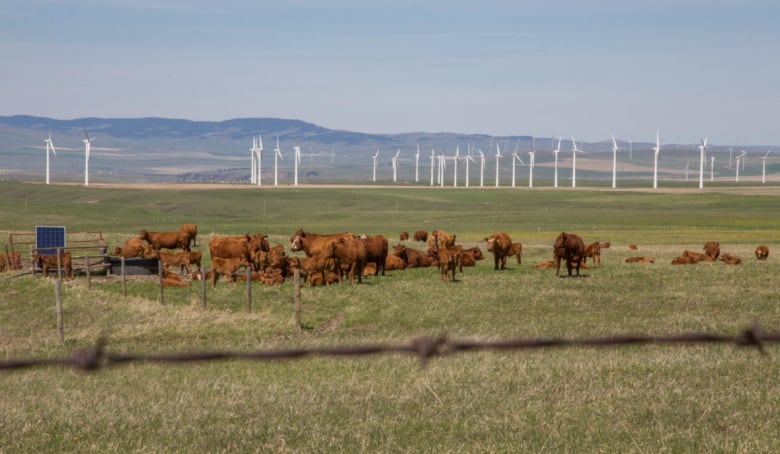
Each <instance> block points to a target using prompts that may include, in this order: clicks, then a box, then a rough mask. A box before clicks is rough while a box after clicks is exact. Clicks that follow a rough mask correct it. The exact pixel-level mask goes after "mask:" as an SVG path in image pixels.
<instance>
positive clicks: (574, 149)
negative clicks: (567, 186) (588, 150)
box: [571, 136, 582, 188]
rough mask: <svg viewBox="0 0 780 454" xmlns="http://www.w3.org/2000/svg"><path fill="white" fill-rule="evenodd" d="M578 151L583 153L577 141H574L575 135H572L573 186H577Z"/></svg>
mask: <svg viewBox="0 0 780 454" xmlns="http://www.w3.org/2000/svg"><path fill="white" fill-rule="evenodd" d="M577 153H582V150H580V149H579V148H577V142H575V141H574V136H571V187H573V188H576V187H577Z"/></svg>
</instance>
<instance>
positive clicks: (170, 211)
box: [0, 183, 780, 452]
mask: <svg viewBox="0 0 780 454" xmlns="http://www.w3.org/2000/svg"><path fill="white" fill-rule="evenodd" d="M777 195H778V194H773V193H772V192H771V191H770V192H769V193H767V194H766V195H744V194H742V195H741V194H734V193H729V191H728V190H726V189H724V190H723V191H718V192H707V193H703V194H699V193H683V192H679V193H678V192H674V191H671V192H665V193H661V194H655V193H645V192H639V191H625V192H623V191H621V192H610V191H585V190H583V191H579V190H578V191H565V190H563V191H550V190H538V191H537V190H534V191H528V190H518V191H512V190H486V191H463V190H429V189H394V190H381V189H360V190H357V189H309V190H303V189H301V190H291V189H284V190H269V191H258V190H256V189H220V190H203V191H197V190H192V191H170V190H167V191H158V190H121V189H101V188H89V189H84V188H76V187H64V188H63V187H59V188H47V187H44V186H40V185H24V184H13V185H11V184H6V183H2V184H0V233H3V235H2V236H0V239H3V238H6V237H7V235H6V234H7V233H8V232H12V231H14V232H15V231H29V230H32V228H33V227H34V226H35V225H66V226H67V227H68V229H69V231H72V232H75V231H84V230H95V229H99V230H102V231H103V232H104V233H105V234H106V235H107V237H108V238H109V241H110V243H111V245H112V246H113V245H116V244H119V243H121V242H122V241H123V240H124V239H126V238H128V237H130V236H132V235H135V233H137V231H138V230H140V229H141V228H147V229H149V230H152V229H154V230H170V229H175V228H176V227H177V226H178V225H179V224H180V223H183V222H197V223H198V225H199V228H200V231H201V236H202V238H203V239H202V240H201V241H200V244H206V241H207V237H208V235H209V234H211V233H219V234H223V233H240V232H247V231H248V232H255V231H262V232H268V233H269V234H270V235H271V242H272V243H283V244H286V240H287V238H288V237H289V235H290V234H291V233H292V232H293V231H294V230H295V229H296V228H299V227H302V228H305V229H307V230H312V231H320V232H326V231H341V230H350V231H355V232H366V233H382V234H385V235H387V236H388V237H389V238H390V240H391V241H390V242H391V244H396V243H397V242H398V241H397V240H396V238H397V235H398V232H399V231H401V230H408V231H410V232H411V231H414V230H417V229H425V230H431V229H435V228H443V229H445V230H447V231H450V232H454V233H457V234H458V238H459V239H460V240H461V241H462V242H463V243H464V244H465V245H467V246H470V245H477V244H478V245H480V246H481V247H483V249H484V244H483V242H482V241H481V239H482V238H483V237H484V236H486V235H487V234H489V233H492V232H493V231H495V230H505V231H507V232H509V233H510V234H511V235H512V237H513V239H514V240H515V241H521V242H523V243H524V247H525V251H526V252H525V257H524V261H523V264H521V265H518V264H517V263H516V262H514V261H513V262H512V263H511V266H510V269H509V270H507V271H502V272H497V271H493V269H492V259H491V257H489V256H488V259H487V260H485V261H483V262H480V263H479V264H478V266H477V267H475V268H471V269H466V270H465V271H464V273H463V274H462V275H459V281H458V282H456V283H451V284H445V283H442V282H441V281H440V280H439V278H438V276H437V273H436V272H435V270H433V269H414V270H406V271H395V272H392V273H389V275H387V276H385V277H383V278H371V279H367V280H366V281H365V283H364V284H363V285H357V286H348V285H343V286H341V287H339V286H331V287H327V288H314V289H307V288H304V289H303V301H304V316H303V318H304V323H305V325H306V330H305V332H304V333H303V334H298V333H297V331H296V329H295V326H294V322H293V312H292V294H293V290H292V286H291V283H290V282H289V281H288V282H287V283H285V284H284V285H282V286H276V287H262V286H259V285H255V286H254V287H253V295H254V309H253V311H252V313H247V312H246V311H245V309H244V299H243V298H244V290H245V287H244V286H243V285H237V286H235V287H230V286H228V285H225V284H220V285H219V286H218V288H217V289H216V290H215V291H211V292H210V293H209V302H208V306H207V308H206V309H203V308H201V306H200V293H199V288H198V287H185V288H180V289H172V290H169V291H167V292H166V303H165V304H162V305H161V304H160V303H158V302H157V300H156V297H157V289H156V287H155V285H154V283H153V282H146V281H139V282H132V283H130V285H129V287H128V297H127V298H126V299H123V298H122V292H121V286H120V284H119V283H118V282H117V281H116V280H112V279H105V278H95V280H94V281H93V285H92V289H91V290H88V289H87V287H86V284H85V282H84V280H83V278H82V279H76V280H73V281H69V282H67V283H66V284H65V285H64V290H63V302H64V306H65V335H66V343H65V345H61V344H60V342H59V338H58V336H57V332H56V320H55V316H54V293H53V288H54V283H53V281H51V280H45V279H41V278H35V279H33V278H31V277H20V278H16V279H10V280H6V279H4V278H5V277H7V274H6V275H0V279H2V280H0V346H1V347H2V353H3V355H4V357H5V358H18V357H28V356H30V357H56V356H64V355H67V354H69V353H70V352H71V351H72V349H74V348H77V347H80V346H84V345H88V344H92V343H93V342H94V341H95V339H97V338H98V337H99V336H100V335H101V334H107V335H108V342H109V343H108V347H107V348H108V349H109V350H111V351H115V352H143V353H157V352H159V353H165V352H181V351H194V350H238V351H252V350H256V349H270V348H293V347H301V346H326V345H351V344H362V343H369V342H386V343H393V344H398V343H403V342H406V341H408V340H409V339H410V338H412V337H414V336H417V335H423V334H426V335H438V334H446V335H448V336H450V337H452V338H457V339H464V338H465V339H472V340H499V339H506V338H510V337H566V338H581V337H591V336H608V335H613V334H630V333H635V334H675V333H684V332H689V331H696V332H702V331H706V332H717V333H738V332H739V331H741V330H742V329H744V328H746V327H747V326H748V325H750V324H751V323H753V322H754V321H758V322H760V323H761V325H762V326H763V327H764V328H765V329H766V330H768V331H777V330H780V295H778V291H777V289H778V288H780V285H779V284H780V278H778V277H777V276H778V266H777V258H776V256H775V255H774V254H775V251H780V217H778V216H777V214H776V213H777V208H776V207H777V206H778V205H777V201H778V197H777ZM560 230H571V231H574V232H578V233H581V234H582V235H583V237H584V238H585V240H586V241H594V240H601V241H611V242H612V248H610V249H609V250H606V251H605V252H604V257H603V265H602V266H601V267H600V268H598V269H589V270H587V271H586V274H587V275H588V277H587V278H580V279H559V278H555V277H554V271H551V270H536V269H533V267H532V264H534V263H536V262H538V261H542V260H547V259H548V258H549V256H550V244H551V242H552V239H553V238H554V236H555V235H556V234H557V232H559V231H560ZM709 240H719V241H720V242H721V248H722V250H723V251H725V252H729V253H731V254H733V255H737V256H739V257H742V258H743V260H744V261H745V263H744V264H743V265H741V266H735V267H731V266H726V265H724V264H723V263H721V262H718V263H710V264H699V265H693V266H684V267H675V266H672V265H670V264H669V262H670V261H671V259H672V258H673V257H674V256H676V255H678V254H679V253H680V252H681V251H682V250H683V249H692V250H700V248H701V245H702V244H703V243H704V242H705V241H709ZM629 243H635V244H637V245H638V246H639V250H637V251H630V250H628V248H627V245H628V244H629ZM760 243H765V244H768V245H769V247H770V249H771V251H772V252H771V253H770V258H769V260H768V261H767V262H757V261H756V260H755V259H754V257H753V255H752V254H753V250H754V249H755V247H756V246H757V245H758V244H760ZM410 245H411V246H413V247H414V246H415V245H414V244H413V243H410ZM631 255H652V256H655V257H656V259H657V261H656V263H655V264H652V265H640V266H631V265H629V264H626V263H623V261H624V259H625V258H626V257H628V256H631ZM766 351H767V353H768V354H767V355H761V354H760V353H758V352H757V351H756V350H754V349H746V348H738V347H734V346H727V345H707V346H695V347H680V346H645V347H622V348H572V349H554V348H550V349H542V350H535V351H519V352H518V351H516V352H506V351H503V352H472V353H461V354H457V355H452V356H445V357H441V358H435V359H433V360H432V361H431V362H429V363H428V365H427V366H426V367H425V368H421V367H420V364H419V362H418V360H417V359H416V358H415V357H413V356H411V355H408V356H407V355H400V354H387V355H379V356H372V357H365V358H360V359H348V358H337V359H334V358H305V359H300V360H294V361H279V362H271V363H249V362H242V361H224V362H216V363H204V364H198V365H180V366H160V365H151V364H134V365H128V366H121V367H116V368H112V369H108V370H104V371H100V372H98V373H95V374H85V373H81V372H78V371H74V370H70V369H62V368H55V367H52V368H47V369H37V370H28V371H19V372H11V373H9V372H5V373H0V395H2V398H0V401H2V402H3V404H2V409H3V411H2V412H0V452H258V451H259V452H527V451H537V452H538V451H545V452H583V451H588V452H593V451H596V452H691V451H694V452H774V451H777V449H778V448H779V447H780V429H778V428H777V424H776V422H775V421H776V420H777V419H778V417H780V405H779V404H780V385H778V384H777V383H776V382H775V380H774V378H775V377H777V376H778V374H780V364H779V363H778V361H777V354H778V351H779V350H778V348H777V347H774V346H767V348H766Z"/></svg>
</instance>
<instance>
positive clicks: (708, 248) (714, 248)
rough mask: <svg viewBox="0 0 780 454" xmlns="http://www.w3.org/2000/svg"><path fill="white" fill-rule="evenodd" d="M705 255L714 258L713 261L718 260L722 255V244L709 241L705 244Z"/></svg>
mask: <svg viewBox="0 0 780 454" xmlns="http://www.w3.org/2000/svg"><path fill="white" fill-rule="evenodd" d="M703 249H704V253H705V254H707V255H708V256H710V257H712V260H718V256H719V255H720V243H719V242H717V241H708V242H706V243H704V248H703Z"/></svg>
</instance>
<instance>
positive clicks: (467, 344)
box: [0, 324, 780, 372]
mask: <svg viewBox="0 0 780 454" xmlns="http://www.w3.org/2000/svg"><path fill="white" fill-rule="evenodd" d="M777 343H780V333H766V332H764V330H763V329H762V328H761V326H759V325H758V324H753V325H752V326H751V327H749V328H748V329H746V330H744V331H743V332H741V333H739V334H713V333H685V334H678V335H670V336H646V335H621V336H611V337H591V338H582V339H565V338H515V339H508V340H503V341H495V342H481V341H467V340H457V339H449V338H447V337H446V336H420V337H415V338H413V339H411V341H409V343H406V344H399V345H383V344H364V345H348V346H336V347H314V348H293V349H275V350H259V351H253V352H238V351H200V352H188V353H171V354H132V353H112V352H110V351H107V350H106V345H107V340H106V338H105V337H101V338H100V339H98V341H97V342H96V343H95V345H93V346H90V347H85V348H80V349H77V350H74V351H73V353H72V354H71V355H70V356H67V357H61V358H29V359H6V360H2V361H0V372H6V371H11V370H21V369H31V368H38V367H49V366H65V367H71V368H74V369H78V370H81V371H85V372H94V371H98V370H102V369H107V368H111V367H115V366H119V365H122V364H129V363H139V362H143V363H156V364H168V365H173V364H187V363H202V362H210V361H225V360H248V361H278V360H290V359H300V358H305V357H312V356H324V357H362V356H368V355H376V354H383V353H407V354H413V355H416V356H417V357H418V359H419V361H420V364H421V365H422V366H425V365H426V364H427V363H428V361H429V360H430V359H432V358H434V357H441V356H448V355H453V354H457V353H462V352H474V351H491V350H492V351H508V350H532V349H540V348H561V347H608V346H624V345H649V344H653V345H693V344H732V345H735V346H740V347H754V348H756V349H758V351H759V352H761V353H762V354H765V353H766V351H765V350H764V345H766V344H777Z"/></svg>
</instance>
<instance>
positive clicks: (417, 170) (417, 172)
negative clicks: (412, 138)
mask: <svg viewBox="0 0 780 454" xmlns="http://www.w3.org/2000/svg"><path fill="white" fill-rule="evenodd" d="M414 182H415V183H419V182H420V144H417V153H415V154H414Z"/></svg>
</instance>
